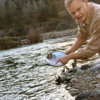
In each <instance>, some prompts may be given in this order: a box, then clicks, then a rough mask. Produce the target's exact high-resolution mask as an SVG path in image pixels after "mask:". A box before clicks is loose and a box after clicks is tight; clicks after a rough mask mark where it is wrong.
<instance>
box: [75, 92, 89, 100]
mask: <svg viewBox="0 0 100 100" xmlns="http://www.w3.org/2000/svg"><path fill="white" fill-rule="evenodd" d="M87 98H88V93H85V92H82V93H80V94H79V95H77V96H76V98H75V100H87Z"/></svg>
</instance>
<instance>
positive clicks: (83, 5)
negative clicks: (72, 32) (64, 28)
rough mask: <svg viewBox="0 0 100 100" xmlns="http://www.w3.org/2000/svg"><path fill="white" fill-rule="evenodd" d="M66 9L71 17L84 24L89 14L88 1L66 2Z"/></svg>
mask: <svg viewBox="0 0 100 100" xmlns="http://www.w3.org/2000/svg"><path fill="white" fill-rule="evenodd" d="M65 7H66V9H67V10H68V12H69V13H70V14H71V16H72V17H73V18H74V19H76V20H78V21H80V22H84V21H85V20H86V17H87V13H88V0H65Z"/></svg>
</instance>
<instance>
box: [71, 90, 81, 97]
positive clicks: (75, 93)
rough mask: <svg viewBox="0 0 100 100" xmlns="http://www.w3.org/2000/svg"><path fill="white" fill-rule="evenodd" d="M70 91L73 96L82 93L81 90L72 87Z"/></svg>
mask: <svg viewBox="0 0 100 100" xmlns="http://www.w3.org/2000/svg"><path fill="white" fill-rule="evenodd" d="M69 93H70V94H71V95H72V96H76V95H78V94H79V93H80V91H79V90H78V89H70V90H69Z"/></svg>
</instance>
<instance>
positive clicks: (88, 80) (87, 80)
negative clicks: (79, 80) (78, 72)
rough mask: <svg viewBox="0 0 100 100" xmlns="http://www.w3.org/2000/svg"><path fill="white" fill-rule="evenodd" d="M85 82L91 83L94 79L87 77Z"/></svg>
mask: <svg viewBox="0 0 100 100" xmlns="http://www.w3.org/2000/svg"><path fill="white" fill-rule="evenodd" d="M84 80H85V82H90V81H91V80H92V77H90V76H87V77H86V78H85V79H84Z"/></svg>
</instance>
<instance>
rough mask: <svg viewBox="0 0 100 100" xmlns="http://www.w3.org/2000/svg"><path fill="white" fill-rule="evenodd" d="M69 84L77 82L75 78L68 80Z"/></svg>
mask: <svg viewBox="0 0 100 100" xmlns="http://www.w3.org/2000/svg"><path fill="white" fill-rule="evenodd" d="M70 82H71V83H77V82H78V79H77V78H72V79H71V80H70Z"/></svg>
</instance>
